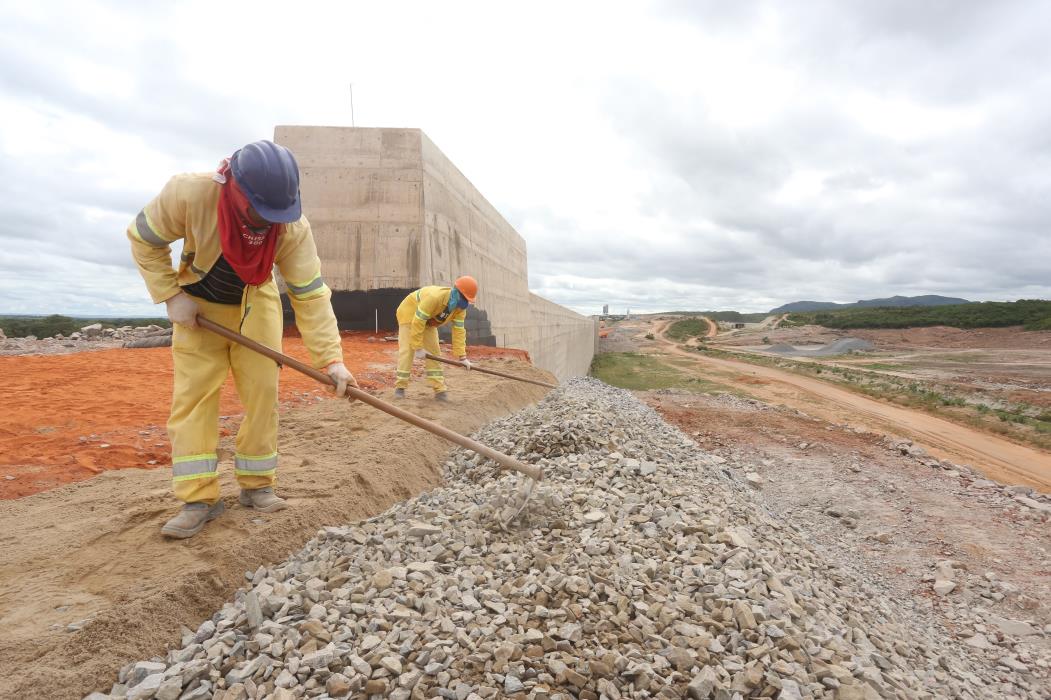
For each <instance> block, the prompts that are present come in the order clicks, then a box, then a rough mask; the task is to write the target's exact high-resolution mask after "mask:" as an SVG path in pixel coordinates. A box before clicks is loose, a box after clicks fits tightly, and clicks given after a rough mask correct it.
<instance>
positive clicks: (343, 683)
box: [325, 673, 351, 698]
mask: <svg viewBox="0 0 1051 700" xmlns="http://www.w3.org/2000/svg"><path fill="white" fill-rule="evenodd" d="M350 688H351V685H350V679H349V678H347V677H346V676H344V675H343V674H342V673H334V674H332V675H331V676H329V679H328V681H327V682H326V683H325V690H326V691H327V692H328V694H329V695H331V696H332V697H334V698H341V697H343V696H344V695H347V694H349V693H350Z"/></svg>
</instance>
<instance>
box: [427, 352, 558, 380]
mask: <svg viewBox="0 0 1051 700" xmlns="http://www.w3.org/2000/svg"><path fill="white" fill-rule="evenodd" d="M427 359H428V360H434V361H435V362H444V363H445V364H447V365H454V366H456V367H463V366H464V364H463V363H462V362H460V361H459V360H450V359H449V358H447V357H442V356H441V355H432V354H431V353H427ZM471 371H472V372H481V373H483V374H492V375H495V376H497V377H503V378H504V379H513V380H515V381H516V382H528V383H529V384H536V385H537V386H546V387H548V388H549V389H557V388H558V385H557V384H548V383H547V382H542V381H540V380H539V379H526V378H525V377H516V376H515V375H513V374H507V373H505V372H497V371H496V370H495V369H486V368H484V367H475V366H474V365H471Z"/></svg>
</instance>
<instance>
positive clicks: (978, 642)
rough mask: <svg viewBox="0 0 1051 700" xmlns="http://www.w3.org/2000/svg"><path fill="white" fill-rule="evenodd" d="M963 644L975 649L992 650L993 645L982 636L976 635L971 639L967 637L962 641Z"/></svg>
mask: <svg viewBox="0 0 1051 700" xmlns="http://www.w3.org/2000/svg"><path fill="white" fill-rule="evenodd" d="M964 644H968V645H970V646H972V647H974V648H976V649H992V648H993V645H992V644H990V643H989V640H988V639H987V638H986V636H985V635H984V634H976V635H974V636H973V637H968V638H967V639H965V640H964Z"/></svg>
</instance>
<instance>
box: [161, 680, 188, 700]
mask: <svg viewBox="0 0 1051 700" xmlns="http://www.w3.org/2000/svg"><path fill="white" fill-rule="evenodd" d="M181 695H182V676H172V677H171V678H169V679H168V680H166V681H164V682H163V683H161V687H160V688H158V689H157V694H156V695H155V696H154V698H155V699H156V700H178V698H179V697H180V696H181Z"/></svg>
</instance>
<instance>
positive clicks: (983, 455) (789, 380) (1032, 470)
mask: <svg viewBox="0 0 1051 700" xmlns="http://www.w3.org/2000/svg"><path fill="white" fill-rule="evenodd" d="M670 323H671V321H668V322H666V323H665V324H664V326H662V327H660V328H659V331H658V335H657V337H658V338H660V342H661V344H660V350H661V351H663V352H667V353H672V354H675V355H679V356H682V357H688V358H690V359H692V360H693V361H694V362H696V363H697V364H698V365H700V366H703V367H705V368H708V369H718V370H721V371H722V372H723V373H725V374H729V375H732V376H733V377H737V383H743V384H746V385H747V390H748V392H749V393H752V394H754V395H756V396H757V397H760V398H763V399H764V400H767V401H771V400H773V401H778V402H781V403H785V404H787V405H789V406H792V407H794V408H798V409H800V410H803V411H806V412H808V413H812V414H814V415H820V416H821V417H822V418H825V419H826V420H832V421H838V422H843V421H849V422H851V423H855V424H858V425H863V426H865V427H866V428H869V429H871V430H877V431H880V432H886V433H890V434H894V435H901V436H904V437H908V438H910V439H912V440H914V441H916V442H917V443H919V444H921V445H923V446H924V447H925V448H926V449H927V450H928V451H930V452H931V453H932V454H933V455H935V456H937V457H939V458H942V459H948V460H951V461H953V462H957V463H960V464H969V465H971V466H973V467H975V468H976V469H979V470H981V471H982V472H983V473H984V474H986V475H987V476H988V477H989V478H990V479H993V480H995V481H999V482H1002V483H1005V484H1025V485H1027V486H1032V487H1034V488H1038V489H1040V490H1041V491H1045V492H1048V491H1051V455H1049V454H1047V453H1045V452H1041V451H1038V450H1035V449H1032V448H1029V447H1025V446H1023V445H1018V444H1015V443H1013V442H1009V441H1007V440H1004V439H1002V438H999V437H996V436H995V435H990V434H988V433H983V432H980V431H977V430H973V429H971V428H968V427H966V426H962V425H958V424H956V423H952V422H950V421H947V420H945V419H943V418H937V417H935V416H931V415H928V414H926V413H922V412H920V411H914V410H911V409H908V408H902V407H900V406H894V405H892V404H887V403H883V402H880V401H876V400H874V399H870V398H868V397H865V396H862V395H860V394H855V393H853V392H851V391H847V390H846V389H841V388H839V387H837V386H834V385H832V384H830V383H828V382H823V381H821V380H818V379H813V378H811V377H805V376H802V375H798V374H793V373H791V372H785V371H783V370H779V369H775V368H772V367H764V366H762V365H753V364H750V363H747V362H740V361H736V360H726V359H721V358H714V357H709V356H706V355H703V354H700V353H696V352H688V351H686V350H682V349H680V348H679V347H678V346H677V345H676V344H675V343H674V342H673V341H671V340H669V339H668V338H666V337H665V336H664V331H665V329H666V328H667V326H668V324H670ZM730 382H731V383H733V380H732V379H731V380H730ZM786 388H788V389H790V390H789V391H787V392H786V391H785V389H786Z"/></svg>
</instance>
